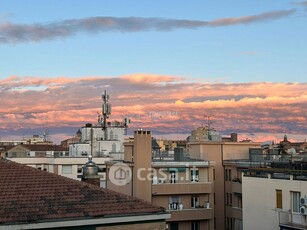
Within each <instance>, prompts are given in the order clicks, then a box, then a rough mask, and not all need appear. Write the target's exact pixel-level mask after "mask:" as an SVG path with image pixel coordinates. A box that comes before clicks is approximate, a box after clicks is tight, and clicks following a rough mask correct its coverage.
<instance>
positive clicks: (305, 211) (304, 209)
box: [300, 206, 307, 215]
mask: <svg viewBox="0 0 307 230" xmlns="http://www.w3.org/2000/svg"><path fill="white" fill-rule="evenodd" d="M300 213H301V214H303V215H307V207H305V206H301V207H300Z"/></svg>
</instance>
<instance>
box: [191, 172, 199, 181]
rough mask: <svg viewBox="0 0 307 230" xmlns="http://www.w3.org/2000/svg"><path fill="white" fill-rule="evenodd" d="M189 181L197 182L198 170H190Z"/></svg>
mask: <svg viewBox="0 0 307 230" xmlns="http://www.w3.org/2000/svg"><path fill="white" fill-rule="evenodd" d="M191 181H192V182H198V170H197V169H191Z"/></svg>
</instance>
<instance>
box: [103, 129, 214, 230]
mask: <svg viewBox="0 0 307 230" xmlns="http://www.w3.org/2000/svg"><path fill="white" fill-rule="evenodd" d="M151 143H152V138H151V132H150V131H143V130H138V131H135V132H134V140H133V141H132V140H130V142H128V143H125V161H123V162H115V161H113V162H107V163H106V164H107V184H106V187H107V188H108V189H111V190H114V191H118V192H122V193H125V194H127V195H133V196H135V197H137V198H140V199H143V200H145V201H148V202H150V203H152V204H153V205H155V206H160V207H164V208H165V209H166V210H167V211H168V212H170V213H171V218H169V219H167V225H168V229H172V230H176V229H179V230H181V229H184V230H185V229H193V230H200V229H213V228H214V170H213V169H214V162H211V161H204V160H194V159H191V158H189V157H186V155H185V154H184V152H183V149H181V148H177V149H175V154H174V155H172V156H169V157H164V158H163V159H161V158H155V157H153V154H152V147H151Z"/></svg>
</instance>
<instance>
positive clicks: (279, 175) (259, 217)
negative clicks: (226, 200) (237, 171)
mask: <svg viewBox="0 0 307 230" xmlns="http://www.w3.org/2000/svg"><path fill="white" fill-rule="evenodd" d="M270 171H271V172H269V173H268V172H267V171H266V172H265V171H264V173H260V174H259V172H258V173H257V174H254V173H250V172H249V173H246V174H245V175H244V176H243V180H242V183H243V187H242V188H243V203H244V206H243V228H244V229H251V230H253V229H255V230H256V229H268V230H271V229H272V230H273V229H274V230H275V229H281V230H286V229H307V212H304V211H305V209H306V211H307V206H306V205H307V198H306V196H307V182H306V180H305V179H304V180H302V179H301V178H302V177H301V176H296V175H295V174H297V171H296V172H295V171H292V172H291V171H288V172H286V171H284V172H285V173H283V172H281V171H280V170H279V171H275V170H270ZM274 171H275V172H274ZM301 198H303V201H304V202H305V200H306V202H305V204H304V202H301ZM303 212H304V213H303Z"/></svg>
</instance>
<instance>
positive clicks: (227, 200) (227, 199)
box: [225, 193, 229, 205]
mask: <svg viewBox="0 0 307 230" xmlns="http://www.w3.org/2000/svg"><path fill="white" fill-rule="evenodd" d="M225 196H226V201H225V204H226V205H228V202H229V198H228V193H226V194H225Z"/></svg>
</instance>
